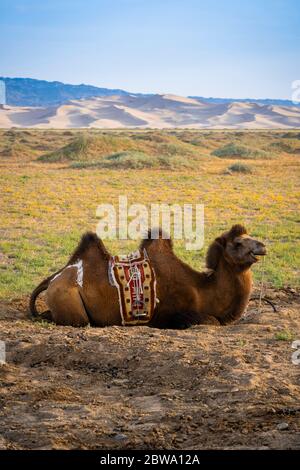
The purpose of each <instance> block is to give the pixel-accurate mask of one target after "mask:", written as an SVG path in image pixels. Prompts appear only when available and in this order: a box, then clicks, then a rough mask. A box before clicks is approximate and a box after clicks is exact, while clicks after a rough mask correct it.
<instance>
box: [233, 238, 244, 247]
mask: <svg viewBox="0 0 300 470" xmlns="http://www.w3.org/2000/svg"><path fill="white" fill-rule="evenodd" d="M242 244H243V242H242V240H236V241H235V242H234V246H235V247H236V248H239V247H240V246H242Z"/></svg>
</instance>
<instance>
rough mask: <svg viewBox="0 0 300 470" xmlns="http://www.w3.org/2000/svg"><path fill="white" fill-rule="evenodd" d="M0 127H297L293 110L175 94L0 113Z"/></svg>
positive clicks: (299, 116) (299, 113)
mask: <svg viewBox="0 0 300 470" xmlns="http://www.w3.org/2000/svg"><path fill="white" fill-rule="evenodd" d="M0 127H1V128H11V127H33V128H35V127H40V128H59V129H66V128H78V127H79V128H80V127H83V128H88V127H96V128H123V127H139V128H143V127H151V128H160V129H161V128H172V127H184V128H199V129H201V128H212V129H218V128H228V129H235V128H240V129H247V128H250V129H262V128H269V129H273V128H295V127H297V128H300V108H299V107H297V106H278V105H276V106H275V105H261V104H257V103H251V102H249V103H240V102H233V103H207V102H202V101H200V100H198V99H193V98H185V97H181V96H175V95H152V96H137V95H125V96H123V95H116V96H108V97H97V98H89V99H85V100H72V101H70V102H68V103H67V104H63V105H60V106H52V107H45V108H42V107H38V108H33V107H12V106H5V108H4V109H0Z"/></svg>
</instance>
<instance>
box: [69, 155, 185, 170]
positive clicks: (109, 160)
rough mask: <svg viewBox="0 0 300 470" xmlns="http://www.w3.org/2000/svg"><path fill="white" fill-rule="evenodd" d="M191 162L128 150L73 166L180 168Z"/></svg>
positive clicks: (73, 166) (137, 168) (126, 168)
mask: <svg viewBox="0 0 300 470" xmlns="http://www.w3.org/2000/svg"><path fill="white" fill-rule="evenodd" d="M190 166H191V162H189V161H188V160H186V159H184V158H183V157H177V156H175V157H173V156H154V155H148V154H146V153H144V152H136V151H126V152H117V153H113V154H111V155H107V156H105V157H103V158H101V159H99V160H96V161H91V162H84V161H80V162H76V163H73V164H72V165H71V167H72V168H111V169H114V168H115V169H124V170H128V169H136V170H139V169H143V168H169V169H173V168H176V169H177V168H180V167H190Z"/></svg>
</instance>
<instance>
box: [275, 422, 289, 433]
mask: <svg viewBox="0 0 300 470" xmlns="http://www.w3.org/2000/svg"><path fill="white" fill-rule="evenodd" d="M288 427H289V425H288V423H279V424H277V429H278V430H279V431H284V430H285V429H288Z"/></svg>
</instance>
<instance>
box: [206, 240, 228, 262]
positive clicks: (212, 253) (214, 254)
mask: <svg viewBox="0 0 300 470" xmlns="http://www.w3.org/2000/svg"><path fill="white" fill-rule="evenodd" d="M225 246H226V238H225V237H218V238H216V239H215V241H214V242H213V243H212V244H211V245H210V247H209V248H208V252H207V255H206V267H207V268H208V269H213V270H215V269H216V268H217V266H218V263H219V261H220V258H221V256H222V254H223V250H224V248H225Z"/></svg>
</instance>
